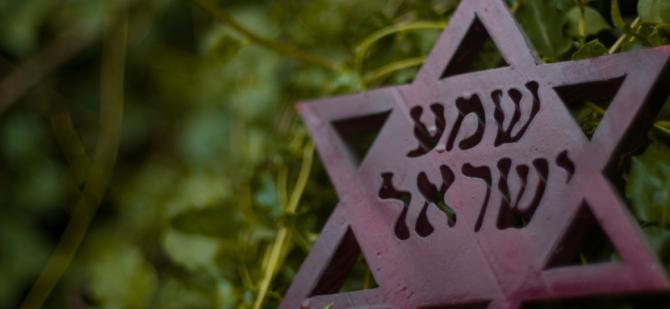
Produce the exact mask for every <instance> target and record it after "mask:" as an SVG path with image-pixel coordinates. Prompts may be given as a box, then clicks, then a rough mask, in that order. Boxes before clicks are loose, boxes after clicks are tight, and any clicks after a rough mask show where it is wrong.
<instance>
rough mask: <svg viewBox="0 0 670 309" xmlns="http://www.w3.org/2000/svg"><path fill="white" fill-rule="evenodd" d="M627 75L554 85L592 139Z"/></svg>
mask: <svg viewBox="0 0 670 309" xmlns="http://www.w3.org/2000/svg"><path fill="white" fill-rule="evenodd" d="M625 79H626V76H625V75H624V76H619V77H616V78H612V79H608V80H602V81H594V82H587V83H580V84H574V85H564V86H559V87H554V90H555V91H556V93H557V94H558V96H559V97H560V98H561V100H562V101H563V103H565V105H566V107H567V108H568V109H570V112H571V113H572V116H573V117H574V119H575V121H577V123H578V124H581V125H580V128H581V129H582V131H583V132H584V134H585V135H586V136H587V137H588V138H589V139H591V137H592V136H593V133H595V131H596V129H597V128H598V125H599V124H600V121H601V120H602V118H603V116H604V114H605V111H606V110H607V108H608V107H609V105H610V103H612V101H613V100H614V98H615V97H616V95H617V93H618V92H619V89H620V88H621V84H623V81H624V80H625Z"/></svg>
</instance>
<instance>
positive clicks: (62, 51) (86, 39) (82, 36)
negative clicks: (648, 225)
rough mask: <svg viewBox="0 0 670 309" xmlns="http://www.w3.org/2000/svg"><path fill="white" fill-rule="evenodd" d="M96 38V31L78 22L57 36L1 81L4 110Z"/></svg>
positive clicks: (0, 100) (0, 101) (0, 104)
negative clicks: (83, 26) (83, 27)
mask: <svg viewBox="0 0 670 309" xmlns="http://www.w3.org/2000/svg"><path fill="white" fill-rule="evenodd" d="M94 38H95V36H94V35H93V34H92V33H88V32H85V31H84V30H83V29H81V28H80V27H79V26H75V27H73V28H72V29H70V30H68V31H65V33H63V34H62V35H60V36H59V37H57V38H55V39H53V40H52V41H51V42H50V43H49V44H48V45H47V47H46V48H44V49H43V50H41V51H40V52H38V53H37V55H35V56H33V57H32V58H30V59H28V60H25V61H24V62H23V63H21V64H20V65H19V67H18V68H17V69H15V70H14V71H13V72H12V73H11V74H10V75H9V76H7V77H5V78H4V79H3V80H2V81H1V82H0V114H2V113H3V112H4V111H6V110H7V109H9V107H11V106H12V104H13V103H14V102H16V100H18V99H20V98H21V97H23V95H25V94H26V92H27V91H28V90H30V89H32V88H33V87H34V86H35V85H37V84H39V83H40V82H41V81H42V79H44V77H45V76H47V75H48V74H49V73H51V72H52V71H53V70H55V69H56V68H58V67H59V66H61V65H62V64H63V63H65V62H67V61H68V60H70V59H72V58H73V57H74V56H75V55H77V54H78V53H79V52H80V51H81V50H83V49H84V48H85V47H87V46H88V45H90V44H91V43H92V42H93V41H94Z"/></svg>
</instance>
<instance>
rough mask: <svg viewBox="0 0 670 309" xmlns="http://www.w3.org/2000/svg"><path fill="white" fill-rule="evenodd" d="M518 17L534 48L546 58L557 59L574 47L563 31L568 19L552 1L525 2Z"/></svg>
mask: <svg viewBox="0 0 670 309" xmlns="http://www.w3.org/2000/svg"><path fill="white" fill-rule="evenodd" d="M516 17H517V20H518V22H519V23H520V24H521V26H522V27H523V29H524V30H525V32H526V35H528V37H529V38H530V41H531V42H532V43H533V46H535V48H536V49H537V51H538V52H539V53H540V54H542V55H543V56H544V57H545V58H549V59H557V58H559V57H560V56H562V55H563V54H565V53H566V52H567V51H568V50H569V49H570V47H571V46H572V41H571V40H570V37H569V36H568V35H567V34H566V33H565V32H564V30H563V29H564V26H565V24H566V23H567V18H566V17H565V16H564V15H562V14H561V12H560V11H558V9H556V7H555V6H554V5H552V3H551V2H550V1H545V0H529V1H524V2H523V3H522V4H521V5H520V6H519V10H518V11H517V12H516Z"/></svg>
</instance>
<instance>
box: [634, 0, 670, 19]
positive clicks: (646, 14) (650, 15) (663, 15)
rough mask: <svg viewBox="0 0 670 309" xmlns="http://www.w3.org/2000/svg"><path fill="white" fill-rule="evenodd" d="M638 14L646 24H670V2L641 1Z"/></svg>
mask: <svg viewBox="0 0 670 309" xmlns="http://www.w3.org/2000/svg"><path fill="white" fill-rule="evenodd" d="M637 12H638V14H639V15H640V18H642V21H644V22H648V23H656V24H670V1H667V0H639V1H638V3H637Z"/></svg>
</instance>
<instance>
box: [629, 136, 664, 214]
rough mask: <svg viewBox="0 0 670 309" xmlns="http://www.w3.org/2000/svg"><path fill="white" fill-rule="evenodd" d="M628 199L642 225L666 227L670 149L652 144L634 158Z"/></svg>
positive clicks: (658, 144)
mask: <svg viewBox="0 0 670 309" xmlns="http://www.w3.org/2000/svg"><path fill="white" fill-rule="evenodd" d="M626 197H627V198H628V199H629V200H630V202H631V203H630V204H631V205H630V206H631V208H632V210H633V213H634V214H635V216H636V217H637V218H638V219H639V220H641V221H642V222H646V223H656V224H661V225H663V226H664V225H666V224H668V223H669V222H670V147H668V146H665V145H663V144H660V143H653V144H651V145H650V146H649V148H647V150H645V152H644V153H643V154H642V155H640V156H635V157H633V160H632V164H631V168H630V173H629V175H628V179H627V183H626Z"/></svg>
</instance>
